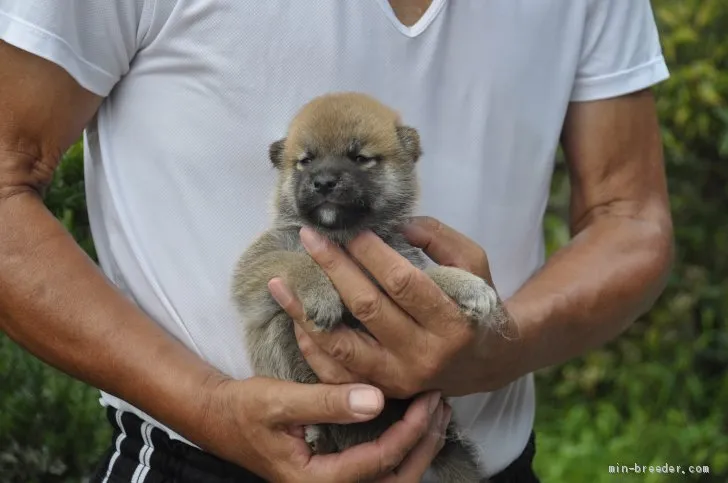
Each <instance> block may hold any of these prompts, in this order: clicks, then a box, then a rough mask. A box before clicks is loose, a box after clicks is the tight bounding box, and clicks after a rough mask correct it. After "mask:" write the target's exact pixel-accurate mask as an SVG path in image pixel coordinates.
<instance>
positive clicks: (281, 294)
mask: <svg viewBox="0 0 728 483" xmlns="http://www.w3.org/2000/svg"><path fill="white" fill-rule="evenodd" d="M403 234H404V236H405V237H406V238H407V240H408V241H409V242H410V243H411V244H412V245H413V246H416V247H419V248H421V249H422V250H423V251H424V252H425V253H426V254H427V255H428V256H429V257H430V258H431V259H432V260H434V261H435V262H436V263H438V264H439V265H446V266H453V267H458V268H461V269H464V270H466V271H468V272H470V273H473V274H475V275H477V276H479V277H481V278H483V279H484V280H486V281H487V282H488V283H489V285H491V286H493V281H492V276H491V273H490V267H489V264H488V257H487V256H486V253H485V251H484V250H483V249H482V248H481V247H480V246H478V245H477V244H476V243H475V242H473V241H472V240H470V239H469V238H468V237H466V236H465V235H463V234H461V233H459V232H457V231H455V230H454V229H452V228H450V227H448V226H447V225H445V224H443V223H441V222H439V221H437V220H435V219H432V218H428V217H421V218H415V219H413V220H412V222H411V223H409V224H408V225H406V226H405V227H404V228H403ZM301 240H302V242H303V244H304V246H305V248H306V250H307V251H308V253H309V254H310V255H311V257H312V258H313V259H314V260H315V261H316V262H317V263H318V264H319V265H320V266H321V267H322V269H323V270H324V271H325V272H326V274H327V275H328V277H329V278H330V279H331V281H332V283H333V284H334V286H335V287H336V289H337V290H338V291H339V294H340V295H341V298H342V301H343V302H344V304H345V305H346V307H347V308H348V309H349V310H350V311H351V313H352V315H353V316H354V317H356V318H357V319H358V320H359V321H361V323H362V324H363V325H364V326H365V327H366V328H367V330H368V331H369V334H367V333H364V332H362V331H356V330H352V329H349V328H348V327H343V326H342V327H338V328H336V329H335V330H333V331H330V332H324V331H317V330H315V328H314V326H313V324H312V322H311V321H309V320H307V319H306V317H305V313H304V311H303V307H302V306H301V304H300V302H299V301H298V300H297V299H296V298H295V296H294V295H293V294H292V292H291V291H290V290H289V289H288V287H286V286H285V284H283V282H282V281H281V280H280V279H273V280H271V282H270V284H269V288H270V290H271V293H272V295H273V297H274V298H276V300H277V301H278V303H279V304H280V305H281V306H282V307H283V309H284V310H285V311H286V312H287V313H288V314H289V315H290V316H291V317H292V318H293V319H294V320H295V321H296V324H297V325H298V327H299V328H298V329H297V335H298V340H299V346H300V347H301V349H302V352H303V353H304V356H305V357H306V360H307V362H308V363H309V365H311V367H312V368H313V369H314V371H315V372H316V373H317V374H318V375H319V377H320V378H321V380H323V381H326V382H336V383H341V382H355V381H364V382H367V383H371V384H372V385H374V386H377V387H379V388H381V389H382V391H383V392H384V394H385V395H386V396H387V397H397V398H404V397H411V396H413V395H415V394H418V393H420V392H422V391H427V390H441V391H442V392H443V394H444V395H445V396H462V395H467V394H472V393H476V392H483V391H488V390H494V389H497V388H500V387H502V386H504V385H506V384H507V383H509V382H511V381H513V380H514V379H516V378H517V377H519V376H521V375H523V373H524V372H523V371H522V367H523V366H522V364H521V363H520V360H521V358H522V356H523V354H522V350H521V347H520V345H519V343H518V342H519V341H518V337H517V335H518V327H517V325H516V323H515V321H514V320H513V319H512V318H511V317H510V316H509V314H508V313H507V311H506V310H505V308H504V306H503V304H502V303H501V301H500V300H499V301H498V307H497V309H496V311H495V312H494V314H493V317H494V318H493V321H492V322H493V323H492V330H489V331H486V332H485V333H478V332H477V331H476V330H475V326H474V325H473V324H472V323H471V321H470V320H468V319H467V318H466V317H465V316H464V315H463V314H462V313H461V312H460V311H459V310H458V307H457V305H456V304H455V302H454V301H453V300H452V299H450V298H449V297H448V296H447V295H446V294H445V293H444V292H443V291H442V290H441V289H440V288H439V287H438V286H437V285H436V284H435V282H434V281H433V280H432V279H430V278H429V277H428V276H427V274H426V273H425V272H424V271H422V270H419V269H418V268H416V267H415V266H413V265H412V264H411V263H410V262H409V261H408V260H407V259H406V258H404V257H403V256H401V255H400V254H399V253H397V252H396V251H395V250H393V249H392V248H391V247H389V246H388V245H387V244H386V243H384V241H382V240H381V239H380V238H379V237H377V236H376V235H375V234H373V233H371V232H365V233H363V234H361V235H360V236H358V237H357V238H356V239H354V240H353V241H352V242H351V243H350V244H349V245H348V246H347V247H346V248H347V252H348V253H346V252H345V251H344V250H342V249H340V248H338V247H336V246H335V245H333V244H331V243H329V242H328V241H326V240H325V239H323V238H322V237H320V236H318V235H317V234H316V233H315V232H314V231H313V230H310V229H307V228H304V229H302V230H301ZM360 266H361V267H363V268H364V269H366V270H367V271H368V272H369V273H371V274H372V276H373V277H374V278H375V279H376V280H377V281H378V282H379V284H380V285H381V287H382V289H383V291H382V290H380V289H379V288H378V287H377V286H376V285H375V284H374V283H372V281H371V280H370V279H369V278H368V277H367V275H366V274H365V273H364V272H363V271H362V270H361V268H360ZM334 362H335V363H336V364H334Z"/></svg>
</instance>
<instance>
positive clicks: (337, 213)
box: [306, 199, 369, 230]
mask: <svg viewBox="0 0 728 483" xmlns="http://www.w3.org/2000/svg"><path fill="white" fill-rule="evenodd" d="M368 214H369V209H368V207H366V206H365V205H363V204H356V203H342V202H340V201H336V200H330V199H325V200H322V201H321V202H320V203H318V204H316V205H314V206H313V207H311V209H309V210H307V212H306V218H308V221H309V222H311V223H313V224H314V225H317V226H319V227H321V228H325V229H329V230H343V229H350V228H354V227H356V226H357V225H359V224H361V222H362V221H364V219H365V218H366V217H367V215H368Z"/></svg>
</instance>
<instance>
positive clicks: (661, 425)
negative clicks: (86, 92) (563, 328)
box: [0, 0, 728, 483]
mask: <svg viewBox="0 0 728 483" xmlns="http://www.w3.org/2000/svg"><path fill="white" fill-rule="evenodd" d="M625 1H629V0H625ZM653 7H654V9H655V14H656V17H657V21H658V24H659V28H660V32H661V36H662V45H663V50H664V53H665V55H666V57H667V59H668V63H669V67H670V70H671V73H672V77H671V79H670V80H669V81H667V82H665V83H663V84H662V85H660V86H658V87H657V88H656V89H655V91H656V94H657V98H658V106H659V115H660V119H661V123H662V128H663V135H664V143H665V156H666V160H667V170H668V175H669V182H670V192H671V201H672V208H673V216H674V221H675V236H676V242H677V257H676V263H675V267H674V271H673V274H672V277H671V279H670V282H669V286H668V287H667V289H666V291H665V292H664V294H663V295H662V297H661V298H660V300H659V301H658V303H657V304H656V305H655V307H654V308H653V309H652V310H651V311H650V312H649V313H648V314H647V315H645V316H644V317H642V318H641V319H640V320H639V321H638V322H637V323H636V324H635V325H634V326H633V327H632V328H631V329H630V330H629V331H628V332H627V333H626V334H625V335H624V336H623V337H621V338H619V339H618V340H617V341H615V342H613V343H611V344H609V345H608V346H606V347H604V348H603V349H602V350H598V351H594V352H592V353H591V354H589V355H588V356H586V357H584V358H582V359H579V360H575V361H573V362H570V363H568V364H565V365H563V366H560V367H557V368H552V369H549V370H545V371H543V372H541V373H539V374H538V375H537V385H538V396H537V397H538V413H537V421H536V431H537V435H538V453H537V458H536V466H537V470H538V472H539V475H540V476H541V478H542V481H543V483H562V482H565V483H572V482H574V483H581V482H589V483H602V482H604V483H607V482H613V481H635V482H638V481H639V482H655V483H657V482H672V481H685V482H698V481H699V482H727V481H728V416H727V415H726V413H727V412H728V374H727V373H726V368H727V367H728V330H726V329H727V328H728V323H727V322H726V317H728V277H726V275H727V274H728V213H727V212H726V211H728V4H726V3H725V0H702V1H701V0H653ZM83 186H84V185H83V152H82V149H81V146H80V145H75V146H73V148H72V149H70V150H69V151H68V153H66V155H65V157H64V159H63V162H62V164H61V166H60V169H59V170H58V174H57V176H56V177H55V180H54V182H53V185H52V187H51V189H50V190H49V191H48V193H47V196H46V204H47V206H48V208H49V209H50V210H51V211H52V212H53V213H54V214H55V215H56V217H57V218H58V219H59V220H60V221H61V222H62V223H63V224H64V225H65V226H66V228H67V229H68V230H69V231H70V232H71V233H73V235H74V237H75V238H76V240H78V242H79V243H80V244H81V246H82V247H83V248H84V249H85V250H86V251H87V252H88V253H89V254H90V255H91V256H92V257H95V253H94V248H93V243H92V240H91V238H90V233H89V228H88V219H87V217H86V210H85V197H84V189H83ZM568 196H569V186H568V179H567V174H566V170H565V167H564V165H563V163H561V162H560V161H559V162H558V163H557V167H556V172H555V174H554V180H553V190H552V199H551V204H550V207H549V211H548V213H547V216H546V220H545V225H546V235H547V239H548V250H549V251H550V252H553V251H554V250H556V249H557V248H558V247H560V246H561V245H563V244H564V243H566V242H567V240H568V228H567V224H566V223H567V217H566V213H567V210H566V208H567V202H568ZM108 437H109V430H108V427H107V424H106V422H105V420H104V417H103V413H102V410H101V408H100V406H99V404H98V393H97V391H96V390H95V389H93V388H90V387H88V386H86V385H84V384H82V383H79V382H77V381H74V380H72V379H70V378H69V377H67V376H65V375H64V374H61V373H59V372H58V371H56V370H54V369H52V368H50V367H48V366H46V365H45V364H43V363H41V362H39V361H38V360H36V359H34V358H33V357H30V356H29V355H27V354H26V353H25V352H23V351H22V350H21V349H19V348H18V347H16V346H15V345H14V344H13V343H12V342H10V341H9V340H8V339H7V338H6V337H5V336H4V335H1V334H0V481H2V482H24V483H35V482H69V483H70V482H74V483H76V482H81V481H83V478H84V475H86V474H88V472H89V471H90V469H91V468H92V466H93V465H94V464H95V462H96V461H97V459H98V458H99V456H100V452H101V451H102V450H103V449H104V446H105V444H106V442H107V441H108ZM635 463H637V464H640V465H664V464H669V465H674V466H677V465H681V466H683V467H684V468H685V467H687V466H688V465H706V466H708V467H709V468H710V474H704V475H690V474H687V475H679V476H678V475H662V474H657V473H652V474H646V475H645V474H641V475H635V474H628V475H615V474H609V472H608V467H609V465H628V466H631V465H633V464H635Z"/></svg>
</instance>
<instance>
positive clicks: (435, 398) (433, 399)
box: [427, 391, 442, 415]
mask: <svg viewBox="0 0 728 483" xmlns="http://www.w3.org/2000/svg"><path fill="white" fill-rule="evenodd" d="M441 395H442V393H441V392H440V391H438V392H436V393H434V394H433V395H432V396H430V400H429V401H428V402H427V404H428V406H427V410H428V411H429V412H430V415H432V414H434V413H435V410H436V409H437V404H438V403H439V402H440V396H441Z"/></svg>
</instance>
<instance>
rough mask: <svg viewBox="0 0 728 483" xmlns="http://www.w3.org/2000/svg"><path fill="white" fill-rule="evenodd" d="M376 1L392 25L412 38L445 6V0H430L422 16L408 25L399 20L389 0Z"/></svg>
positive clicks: (428, 24)
mask: <svg viewBox="0 0 728 483" xmlns="http://www.w3.org/2000/svg"><path fill="white" fill-rule="evenodd" d="M376 2H377V3H378V4H379V6H380V7H381V8H382V10H383V11H384V14H385V15H386V16H387V18H388V19H389V21H390V22H392V24H393V25H394V27H395V28H396V29H397V30H399V31H400V33H402V35H405V36H407V37H410V38H413V37H417V36H418V35H420V34H421V33H422V32H424V31H425V29H427V27H429V26H430V24H431V23H432V21H433V20H435V17H437V14H438V13H440V10H442V7H444V6H445V3H446V2H447V0H432V3H430V6H429V7H427V10H426V11H425V13H423V14H422V17H420V19H419V20H418V21H417V22H415V23H414V25H412V26H411V27H408V26H406V25H405V24H403V23H402V22H400V21H399V19H398V18H397V14H395V13H394V10H393V9H392V6H391V5H390V4H389V0H376Z"/></svg>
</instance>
